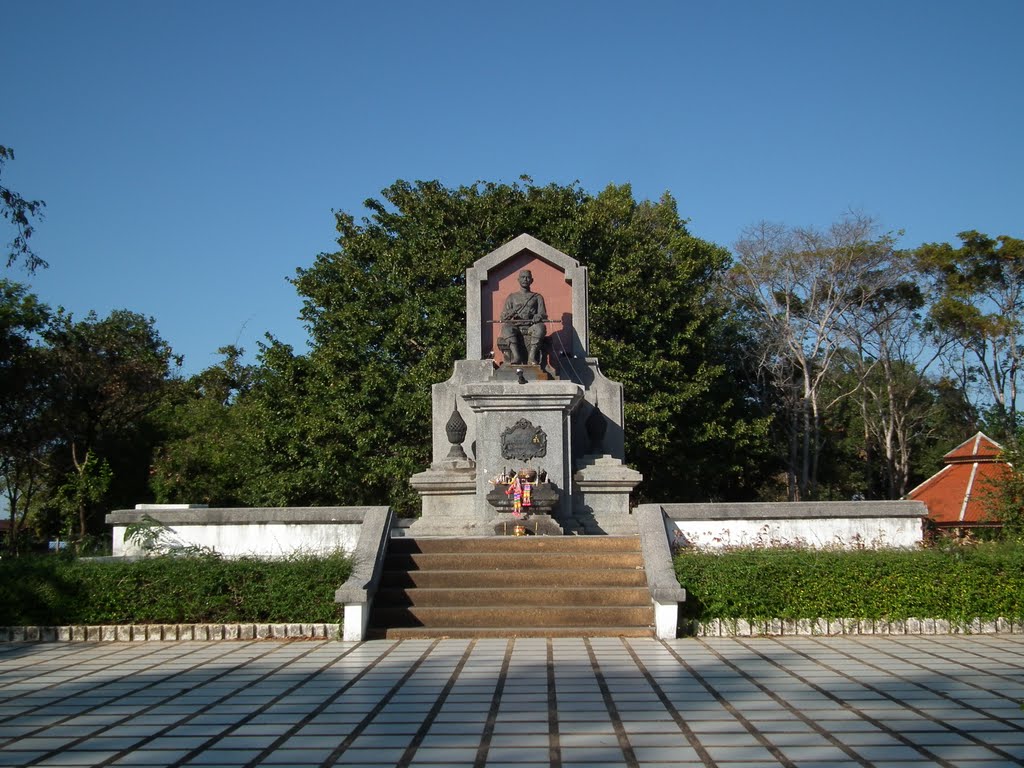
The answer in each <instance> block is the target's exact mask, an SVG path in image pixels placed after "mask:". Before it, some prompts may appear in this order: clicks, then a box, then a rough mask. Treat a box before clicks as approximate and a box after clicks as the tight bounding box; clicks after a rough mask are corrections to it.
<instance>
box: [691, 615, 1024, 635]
mask: <svg viewBox="0 0 1024 768" xmlns="http://www.w3.org/2000/svg"><path fill="white" fill-rule="evenodd" d="M1022 634H1024V619H1022V618H1016V619H1005V618H1002V617H1000V618H998V619H995V620H985V621H983V620H982V619H972V620H971V621H966V622H957V621H949V620H948V619H904V620H901V621H885V620H871V619H800V620H798V621H784V620H782V619H768V620H764V621H747V620H745V619H712V620H711V621H706V622H699V621H693V620H691V621H684V622H682V623H681V624H680V626H679V635H680V636H681V637H693V636H696V637H778V636H782V637H786V636H790V637H792V636H794V635H804V636H810V635H814V636H819V637H820V636H835V635H1022Z"/></svg>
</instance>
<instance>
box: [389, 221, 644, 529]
mask: <svg viewBox="0 0 1024 768" xmlns="http://www.w3.org/2000/svg"><path fill="white" fill-rule="evenodd" d="M587 311H588V306H587V268H586V267H584V266H581V265H580V263H579V262H578V261H577V260H576V259H574V258H572V257H570V256H568V255H566V254H564V253H562V252H561V251H559V250H557V249H555V248H552V247H551V246H550V245H548V244H546V243H544V242H541V241H540V240H538V239H537V238H535V237H532V236H530V235H527V234H523V235H520V236H519V237H517V238H515V239H514V240H512V241H510V242H508V243H506V244H505V245H503V246H501V247H500V248H498V249H496V250H494V251H492V252H491V253H489V254H487V255H486V256H484V257H482V258H481V259H479V260H477V261H476V262H475V263H474V264H473V266H472V267H470V268H469V269H468V270H466V357H465V359H463V360H458V361H456V363H455V369H454V371H453V373H452V376H451V378H449V379H448V380H447V381H444V382H441V383H438V384H435V385H434V386H433V387H432V390H431V400H432V411H433V418H432V425H433V427H432V440H433V461H432V463H431V465H430V468H429V469H427V470H425V471H424V472H420V473H418V474H416V475H414V476H413V477H412V478H411V480H410V482H411V483H412V486H413V487H414V488H415V489H416V491H417V492H418V493H419V494H420V497H421V500H422V515H421V517H420V518H419V519H418V520H417V521H416V522H415V523H414V524H413V525H412V526H411V527H410V529H409V532H410V533H411V534H412V535H416V536H444V535H450V536H466V535H495V534H506V533H507V534H512V533H516V534H532V535H553V534H579V533H588V534H589V533H595V534H599V533H607V534H628V533H633V532H635V531H636V525H635V522H634V520H633V518H632V516H631V515H630V510H629V494H630V492H631V491H632V490H633V488H634V487H635V486H636V485H637V483H639V482H640V480H641V479H642V477H641V475H640V474H639V473H638V472H636V471H635V470H632V469H630V468H629V467H627V466H626V465H625V462H624V459H625V456H624V445H623V398H622V385H621V384H619V383H618V382H614V381H611V380H609V379H607V378H606V377H605V376H604V375H603V374H602V373H601V371H600V368H599V367H598V361H597V359H595V358H592V357H589V356H588V342H589V339H588V334H589V326H588V317H587Z"/></svg>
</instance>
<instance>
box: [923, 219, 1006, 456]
mask: <svg viewBox="0 0 1024 768" xmlns="http://www.w3.org/2000/svg"><path fill="white" fill-rule="evenodd" d="M959 238H960V241H961V245H960V247H959V248H954V247H953V246H952V245H950V244H948V243H929V244H926V245H923V246H921V247H920V248H918V249H917V252H916V256H917V259H918V264H919V267H920V268H921V270H922V271H923V272H925V273H926V274H928V275H930V276H931V278H932V279H933V280H934V282H935V286H936V292H937V295H936V299H935V301H934V303H933V304H932V307H931V313H930V317H931V320H932V322H933V324H934V328H935V329H936V331H937V333H938V334H939V335H940V337H941V338H943V339H947V340H949V344H948V345H947V346H946V347H945V349H946V360H947V362H948V364H949V368H950V370H951V372H952V373H953V374H955V375H956V376H957V377H958V378H959V379H960V381H961V384H962V386H963V388H964V390H965V391H967V392H969V393H971V394H973V395H975V397H976V401H975V402H976V404H977V405H978V406H979V407H981V408H986V407H988V408H989V410H990V412H991V414H992V419H991V420H992V422H993V423H992V427H993V430H992V431H993V433H994V436H995V437H997V438H1000V439H1012V438H1013V436H1014V435H1015V434H1016V432H1017V428H1018V426H1019V425H1018V410H1019V402H1018V401H1019V398H1020V392H1021V377H1022V376H1024V240H1019V239H1017V238H1014V237H1008V236H1006V235H1001V236H999V237H996V238H991V237H989V236H987V235H983V234H981V233H979V232H975V231H968V232H961V233H960V234H959Z"/></svg>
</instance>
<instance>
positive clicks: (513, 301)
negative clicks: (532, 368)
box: [498, 269, 548, 366]
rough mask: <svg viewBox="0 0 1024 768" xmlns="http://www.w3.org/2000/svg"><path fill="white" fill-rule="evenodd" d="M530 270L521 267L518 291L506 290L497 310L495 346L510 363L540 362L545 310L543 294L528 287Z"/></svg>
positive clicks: (530, 275)
mask: <svg viewBox="0 0 1024 768" xmlns="http://www.w3.org/2000/svg"><path fill="white" fill-rule="evenodd" d="M532 283H533V273H532V272H530V270H528V269H524V270H522V271H521V272H520V273H519V288H520V290H518V291H516V292H514V293H510V294H509V295H508V298H507V299H505V306H504V308H503V309H502V310H501V323H502V325H501V335H500V336H499V337H498V349H500V350H501V353H502V355H504V357H505V361H506V362H508V363H511V364H512V365H524V364H526V365H538V366H540V365H542V362H541V361H542V359H543V356H542V353H541V345H542V344H543V343H544V337H545V336H546V335H547V331H546V330H545V328H544V321H545V320H547V319H548V311H547V308H546V307H545V306H544V297H543V296H541V295H540V294H539V293H534V292H533V291H531V290H530V285H531V284H532Z"/></svg>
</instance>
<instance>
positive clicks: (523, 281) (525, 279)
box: [519, 269, 533, 289]
mask: <svg viewBox="0 0 1024 768" xmlns="http://www.w3.org/2000/svg"><path fill="white" fill-rule="evenodd" d="M532 283H533V273H532V272H531V271H530V270H528V269H524V270H522V271H521V272H520V273H519V285H521V286H522V287H523V288H525V289H529V287H530V285H531V284H532Z"/></svg>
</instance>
